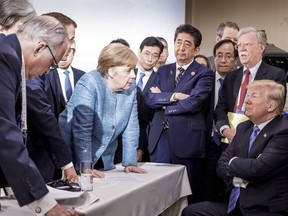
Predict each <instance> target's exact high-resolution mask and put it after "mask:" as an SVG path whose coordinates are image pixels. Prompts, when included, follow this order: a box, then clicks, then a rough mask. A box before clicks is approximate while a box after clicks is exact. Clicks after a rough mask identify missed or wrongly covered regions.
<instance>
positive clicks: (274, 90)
mask: <svg viewBox="0 0 288 216" xmlns="http://www.w3.org/2000/svg"><path fill="white" fill-rule="evenodd" d="M247 88H248V89H249V88H261V89H263V90H264V89H265V90H266V98H267V100H268V101H269V100H272V101H274V102H276V105H277V108H276V112H277V115H281V114H282V113H283V109H284V105H285V88H284V86H283V85H281V84H279V83H276V82H275V81H274V80H254V81H253V82H252V83H251V84H249V85H248V87H247Z"/></svg>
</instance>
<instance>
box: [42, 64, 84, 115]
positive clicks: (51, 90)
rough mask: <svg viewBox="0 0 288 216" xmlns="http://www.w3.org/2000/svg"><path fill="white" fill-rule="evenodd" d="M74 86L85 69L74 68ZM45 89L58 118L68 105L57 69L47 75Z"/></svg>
mask: <svg viewBox="0 0 288 216" xmlns="http://www.w3.org/2000/svg"><path fill="white" fill-rule="evenodd" d="M72 70H73V75H74V86H75V85H76V83H77V82H78V80H79V79H80V78H81V77H82V76H83V74H85V72H84V71H82V70H79V69H76V68H73V67H72ZM45 91H46V94H47V97H48V100H49V103H50V104H51V109H52V112H53V113H54V114H55V116H56V118H57V120H58V117H59V115H60V113H61V112H63V110H64V109H65V107H66V103H65V99H64V96H63V93H62V89H61V83H60V79H59V74H58V71H57V69H54V70H51V71H50V72H49V73H48V74H47V75H46V77H45Z"/></svg>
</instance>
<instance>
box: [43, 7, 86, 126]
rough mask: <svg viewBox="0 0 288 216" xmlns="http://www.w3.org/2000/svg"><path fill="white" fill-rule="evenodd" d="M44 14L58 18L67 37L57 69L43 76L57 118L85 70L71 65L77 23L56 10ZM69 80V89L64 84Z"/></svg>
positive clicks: (74, 48)
mask: <svg viewBox="0 0 288 216" xmlns="http://www.w3.org/2000/svg"><path fill="white" fill-rule="evenodd" d="M44 15H47V16H52V17H54V18H56V19H58V20H59V21H60V22H61V23H62V24H63V25H64V26H65V28H66V30H67V33H68V37H69V48H68V50H67V54H66V56H64V58H63V59H61V61H59V63H58V69H53V70H51V71H50V73H49V74H47V75H46V77H45V91H46V94H47V97H48V100H49V102H50V104H51V108H52V112H53V113H54V114H55V116H56V118H57V120H58V117H59V114H60V113H61V112H63V110H64V109H65V107H66V104H67V102H68V101H69V98H70V97H71V94H72V92H73V90H74V86H75V85H76V83H77V82H78V80H79V79H80V78H81V77H82V75H83V74H85V72H84V71H82V70H79V69H77V68H74V67H72V66H71V64H72V61H73V58H74V55H75V52H76V43H75V35H76V28H77V23H76V22H75V21H74V20H72V19H71V18H70V17H68V16H66V15H64V14H62V13H58V12H51V13H47V14H44ZM67 76H68V77H67ZM68 78H69V80H68ZM69 81H70V84H71V90H70V87H69V86H67V85H66V84H68V85H69V83H67V82H69Z"/></svg>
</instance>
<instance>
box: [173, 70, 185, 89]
mask: <svg viewBox="0 0 288 216" xmlns="http://www.w3.org/2000/svg"><path fill="white" fill-rule="evenodd" d="M178 70H179V72H180V73H179V74H178V76H177V77H176V81H175V86H177V85H178V83H179V81H180V80H181V78H182V76H183V75H184V73H185V70H184V68H182V67H179V68H178Z"/></svg>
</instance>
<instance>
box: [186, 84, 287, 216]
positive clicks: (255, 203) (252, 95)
mask: <svg viewBox="0 0 288 216" xmlns="http://www.w3.org/2000/svg"><path fill="white" fill-rule="evenodd" d="M284 101H285V88H284V87H283V85H281V84H278V83H276V82H275V81H273V80H255V81H253V82H252V83H251V84H249V86H248V90H247V97H246V101H245V104H246V108H245V115H246V116H247V117H248V118H249V120H247V121H245V122H243V123H240V124H239V125H238V127H237V131H236V135H235V137H234V139H233V141H232V143H231V144H230V145H229V146H228V147H227V148H226V150H225V152H223V153H222V155H221V157H220V159H219V161H218V165H217V173H218V175H219V176H220V177H221V178H222V179H223V180H224V181H225V182H226V184H227V185H228V188H230V190H228V191H227V193H226V194H224V196H223V197H222V198H221V199H220V197H219V199H218V200H217V201H215V202H207V201H206V202H201V203H197V204H194V205H190V206H188V207H185V208H184V210H183V211H182V216H196V215H197V216H200V215H202V216H209V215H213V216H226V215H237V216H242V215H247V216H248V215H249V216H262V215H265V216H284V215H287V212H288V145H287V140H288V120H287V119H286V118H285V117H284V116H283V115H282V114H283V108H284V104H285V103H284Z"/></svg>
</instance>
